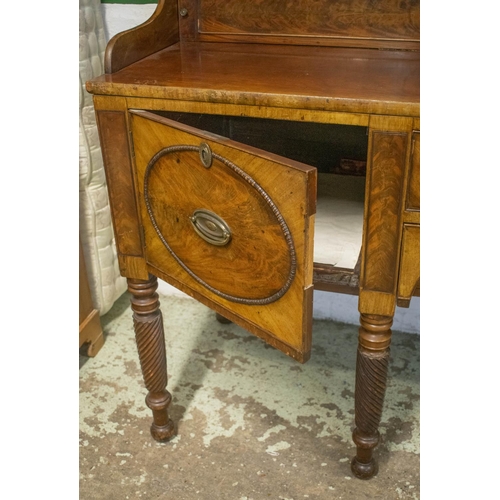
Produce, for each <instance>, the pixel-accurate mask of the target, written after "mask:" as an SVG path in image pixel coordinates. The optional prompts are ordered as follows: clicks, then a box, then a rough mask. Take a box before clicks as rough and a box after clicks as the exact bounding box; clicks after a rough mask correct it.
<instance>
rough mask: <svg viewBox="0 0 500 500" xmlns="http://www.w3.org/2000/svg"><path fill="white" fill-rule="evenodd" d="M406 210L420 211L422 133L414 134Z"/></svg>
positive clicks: (415, 132)
mask: <svg viewBox="0 0 500 500" xmlns="http://www.w3.org/2000/svg"><path fill="white" fill-rule="evenodd" d="M406 209H407V210H410V211H420V132H419V131H414V132H413V134H412V153H411V161H410V176H409V179H408V190H407V195H406Z"/></svg>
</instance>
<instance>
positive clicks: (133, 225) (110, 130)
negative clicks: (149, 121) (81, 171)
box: [96, 110, 143, 256]
mask: <svg viewBox="0 0 500 500" xmlns="http://www.w3.org/2000/svg"><path fill="white" fill-rule="evenodd" d="M96 115H97V120H98V123H99V136H100V141H101V148H102V154H103V160H104V167H105V171H106V180H107V185H108V192H109V198H110V206H111V212H112V215H113V225H114V230H115V239H116V246H117V249H118V252H119V253H120V254H124V255H132V256H142V255H143V252H142V241H141V230H140V222H139V214H138V212H137V206H136V199H135V189H134V178H133V174H132V166H131V163H130V155H129V142H128V129H127V120H126V114H125V112H123V111H106V110H97V111H96Z"/></svg>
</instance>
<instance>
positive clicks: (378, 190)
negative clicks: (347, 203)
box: [362, 131, 408, 293]
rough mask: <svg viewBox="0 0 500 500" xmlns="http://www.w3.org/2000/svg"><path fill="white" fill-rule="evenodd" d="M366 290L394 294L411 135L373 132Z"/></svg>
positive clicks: (366, 251) (364, 276)
mask: <svg viewBox="0 0 500 500" xmlns="http://www.w3.org/2000/svg"><path fill="white" fill-rule="evenodd" d="M371 139H372V144H371V157H370V158H369V160H370V165H369V195H368V210H367V220H366V221H365V224H366V239H365V248H364V252H365V261H364V273H363V283H362V288H363V289H369V290H373V291H379V292H385V293H394V291H395V284H396V274H397V261H398V251H399V238H400V231H401V230H400V206H401V191H402V186H403V174H404V167H405V163H406V153H407V143H408V134H407V133H398V132H381V131H373V132H372V137H371Z"/></svg>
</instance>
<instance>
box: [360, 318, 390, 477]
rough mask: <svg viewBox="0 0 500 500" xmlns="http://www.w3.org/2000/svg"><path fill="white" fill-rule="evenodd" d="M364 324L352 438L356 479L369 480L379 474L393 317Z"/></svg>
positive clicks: (366, 321) (370, 320)
mask: <svg viewBox="0 0 500 500" xmlns="http://www.w3.org/2000/svg"><path fill="white" fill-rule="evenodd" d="M360 322H361V327H360V329H359V344H358V357H357V363H356V389H355V396H354V397H355V415H356V416H355V421H356V428H355V429H354V432H353V435H352V437H353V440H354V443H355V444H356V447H357V453H356V456H355V457H354V458H353V459H352V462H351V469H352V472H353V473H354V475H355V476H356V477H359V478H360V479H369V478H371V477H372V476H374V475H375V474H376V473H377V472H378V465H377V462H376V461H375V459H374V458H373V449H374V448H375V446H377V444H378V442H379V431H378V427H379V424H380V418H381V416H382V406H383V403H384V396H385V389H386V384H387V368H388V365H389V345H390V343H391V329H390V328H391V325H392V317H386V316H377V315H365V314H362V315H361V318H360Z"/></svg>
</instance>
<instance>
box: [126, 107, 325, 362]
mask: <svg viewBox="0 0 500 500" xmlns="http://www.w3.org/2000/svg"><path fill="white" fill-rule="evenodd" d="M131 116H132V130H133V137H134V145H135V155H136V156H135V163H136V168H137V176H138V182H139V191H140V193H139V195H140V198H141V210H142V212H143V217H142V220H143V224H144V230H145V238H146V252H147V261H148V264H149V265H150V266H151V269H152V270H154V272H155V273H156V274H157V275H158V276H159V277H161V278H162V279H165V281H167V282H169V283H171V284H173V285H174V286H177V287H179V288H180V289H182V290H183V291H186V292H187V293H189V294H191V295H193V296H196V298H198V299H200V297H204V298H205V299H204V300H203V302H204V303H207V304H208V305H210V306H211V307H214V304H215V305H216V307H214V308H215V309H216V310H218V312H220V313H221V314H223V315H224V316H226V317H229V318H230V319H231V320H233V321H235V322H236V323H238V324H240V325H242V326H244V327H245V328H248V329H249V330H250V331H252V332H253V333H256V334H257V335H259V336H260V337H262V338H264V339H266V340H269V339H274V340H273V341H271V342H270V343H271V344H272V345H275V346H277V347H280V348H282V349H283V350H284V351H285V352H286V353H287V354H289V355H291V356H293V357H295V358H296V359H299V360H305V359H307V358H308V356H309V352H308V350H309V348H310V335H311V320H312V316H311V314H312V308H311V304H307V303H306V302H307V301H311V300H312V293H311V290H312V273H313V265H312V255H313V254H312V250H313V227H314V211H315V200H316V192H315V190H316V170H315V169H314V168H312V167H309V166H307V165H302V164H300V163H298V162H294V161H291V160H290V161H288V160H284V159H282V158H280V157H277V156H275V155H272V154H270V153H266V152H263V151H259V150H256V149H255V148H251V147H246V146H244V147H243V146H242V145H240V144H238V143H235V142H233V141H230V140H228V139H225V138H222V137H218V136H213V135H210V134H207V133H203V132H200V131H198V130H197V129H193V128H192V127H188V126H187V125H180V124H176V123H175V122H172V121H170V120H166V119H165V118H162V117H159V116H157V115H153V114H151V113H147V112H138V111H134V112H132V115H131ZM202 140H203V141H204V142H206V143H207V144H209V145H210V147H211V148H212V150H213V151H214V152H216V153H217V154H220V155H221V156H222V157H224V158H229V159H230V160H231V161H232V162H233V163H234V164H235V165H239V166H241V167H242V168H244V170H245V172H246V173H247V174H248V175H249V176H250V177H252V178H253V179H255V181H256V182H257V183H258V184H259V185H260V186H262V187H263V189H264V190H265V191H266V193H267V194H268V196H269V197H270V198H271V199H272V200H273V202H274V203H275V204H276V206H277V207H278V209H279V210H280V212H281V214H282V216H283V219H284V220H285V221H286V223H287V226H288V228H289V231H290V234H291V237H292V240H293V244H294V247H295V252H296V264H297V271H296V275H295V277H294V279H293V281H292V283H291V286H290V288H289V289H288V291H287V292H286V293H285V294H284V295H283V296H282V297H281V298H279V300H276V301H274V302H272V303H270V304H267V305H248V304H245V303H235V302H232V301H230V300H227V299H225V298H223V297H220V296H219V295H217V294H216V293H213V292H212V291H210V290H209V289H207V288H206V287H205V286H203V285H202V284H200V283H199V282H198V281H196V280H195V279H194V278H193V277H192V276H190V275H189V274H188V273H187V272H186V270H185V269H183V268H182V267H181V266H179V264H178V262H177V261H176V260H175V259H174V258H173V256H172V255H171V253H170V252H169V251H168V250H167V249H166V248H165V245H164V244H163V242H162V241H161V239H160V238H159V237H158V234H157V233H156V231H155V229H154V227H153V225H152V222H151V221H150V219H149V215H148V214H147V210H146V204H145V201H144V195H143V193H144V174H145V170H146V167H147V165H148V163H149V161H150V159H151V158H152V157H153V155H154V154H156V153H157V152H158V151H159V150H161V149H162V148H164V147H166V146H170V145H175V144H188V145H195V146H198V145H199V144H200V142H201V141H202ZM174 163H175V164H177V162H176V161H175V162H174ZM188 164H189V162H188ZM191 167H192V168H194V169H196V168H197V167H196V165H194V164H191ZM202 168H203V167H202ZM212 168H214V167H211V168H210V169H208V170H207V171H206V172H203V173H204V174H206V175H208V176H210V175H211V171H212ZM221 171H222V170H221ZM213 172H214V173H215V172H216V171H215V170H214V171H213ZM187 177H188V178H189V175H187ZM216 177H217V175H216ZM157 180H158V179H157ZM202 181H203V182H202V184H205V185H206V186H207V188H208V187H209V186H213V182H212V181H210V180H209V179H208V177H206V176H205V175H204V176H203V179H202ZM220 182H221V183H222V182H228V183H232V182H233V180H231V179H230V178H229V179H227V180H226V181H223V180H221V181H220ZM177 187H179V186H177ZM221 189H222V190H223V191H221V192H218V194H219V195H223V194H224V193H225V192H226V191H224V189H225V188H224V187H221ZM249 189H250V191H251V188H249ZM191 192H192V190H185V191H184V196H185V197H186V198H189V197H190V195H191ZM169 193H170V194H172V192H171V191H169ZM207 193H208V196H207V198H206V200H204V201H207V202H208V203H221V202H220V201H218V200H217V199H216V198H217V197H214V198H213V200H212V201H210V195H209V190H208V191H207ZM239 196H240V194H238V198H239ZM241 196H243V194H241ZM249 196H250V197H251V196H253V195H251V193H250V194H246V195H244V196H243V197H244V198H245V199H248V197H249ZM178 201H179V202H180V199H179V198H178ZM199 201H201V198H198V200H197V202H199ZM227 201H228V202H229V201H230V200H227ZM252 203H253V202H252ZM259 203H260V202H259ZM206 208H207V209H208V210H211V208H212V207H211V206H207V207H206ZM157 210H159V208H158V209H157ZM245 213H246V211H245V208H244V204H243V205H241V206H240V209H238V208H237V209H236V211H235V216H236V215H238V216H239V217H240V222H239V223H242V222H244V220H245V219H246V216H245ZM223 217H224V218H226V214H224V215H223ZM227 217H228V218H229V217H231V215H227ZM249 220H250V226H251V227H252V228H254V226H255V221H252V220H251V218H250V219H249ZM235 221H236V219H235ZM263 222H264V228H266V227H269V225H268V224H267V223H266V222H265V220H264V221H263ZM254 229H255V228H254ZM265 230H266V231H267V229H265ZM257 232H260V231H259V228H257ZM261 234H262V233H261ZM195 236H196V235H195ZM247 238H248V245H249V246H250V245H252V244H253V243H252V242H253V241H256V240H255V238H251V237H250V233H248V234H247ZM194 241H195V242H196V243H194V244H196V245H198V242H197V241H196V240H194ZM186 245H189V247H187V248H193V243H192V242H190V241H186ZM278 250H279V249H278ZM194 252H199V250H198V249H194ZM241 252H244V245H243V246H242V247H241ZM252 253H253V251H249V249H247V251H246V257H247V263H246V265H247V266H249V269H251V268H252V262H253V260H254V259H253V257H252ZM237 257H238V259H239V258H243V257H244V255H240V253H238V255H237ZM248 258H250V261H249V260H248ZM205 262H206V267H207V268H208V269H211V270H212V271H213V272H216V273H217V272H219V271H218V270H217V262H216V261H214V262H213V263H212V265H210V262H207V261H206V260H205ZM239 265H240V264H238V266H239ZM256 271H257V270H256ZM207 272H208V270H207ZM262 272H263V273H264V274H263V276H258V274H259V273H258V272H256V273H255V274H256V275H257V276H255V277H254V278H252V279H257V281H259V280H262V286H264V282H265V281H266V275H268V274H269V273H268V271H265V270H262ZM269 275H270V274H269ZM270 276H271V275H270ZM224 279H227V278H224ZM232 279H233V284H232V286H234V287H240V288H241V289H242V290H243V292H242V293H247V292H248V284H247V283H243V282H242V281H243V280H241V279H239V280H238V277H237V276H235V275H234V274H233V276H232Z"/></svg>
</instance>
